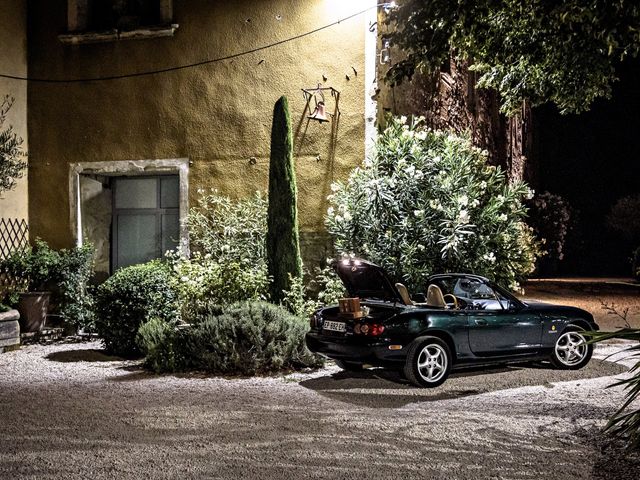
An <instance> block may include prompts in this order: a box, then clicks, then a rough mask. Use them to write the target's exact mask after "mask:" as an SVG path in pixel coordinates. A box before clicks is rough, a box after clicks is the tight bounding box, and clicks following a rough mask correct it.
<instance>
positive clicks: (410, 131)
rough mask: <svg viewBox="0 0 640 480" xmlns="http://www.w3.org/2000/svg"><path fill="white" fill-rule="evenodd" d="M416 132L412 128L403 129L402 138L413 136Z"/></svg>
mask: <svg viewBox="0 0 640 480" xmlns="http://www.w3.org/2000/svg"><path fill="white" fill-rule="evenodd" d="M413 136H414V133H413V131H412V130H408V129H407V130H403V131H402V138H413Z"/></svg>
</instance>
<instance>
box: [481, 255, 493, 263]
mask: <svg viewBox="0 0 640 480" xmlns="http://www.w3.org/2000/svg"><path fill="white" fill-rule="evenodd" d="M482 258H483V259H485V260H487V261H488V262H491V263H496V256H495V254H494V253H493V252H489V253H485V254H484V255H483V256H482Z"/></svg>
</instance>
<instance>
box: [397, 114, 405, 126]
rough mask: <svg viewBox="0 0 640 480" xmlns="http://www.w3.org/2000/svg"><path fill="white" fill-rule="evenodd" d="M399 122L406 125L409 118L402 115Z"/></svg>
mask: <svg viewBox="0 0 640 480" xmlns="http://www.w3.org/2000/svg"><path fill="white" fill-rule="evenodd" d="M399 122H400V123H401V124H402V125H404V124H405V123H407V116H406V115H402V116H401V117H400V119H399Z"/></svg>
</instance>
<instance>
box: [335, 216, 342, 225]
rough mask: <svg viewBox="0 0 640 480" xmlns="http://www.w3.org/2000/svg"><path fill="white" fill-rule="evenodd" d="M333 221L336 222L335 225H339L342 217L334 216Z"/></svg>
mask: <svg viewBox="0 0 640 480" xmlns="http://www.w3.org/2000/svg"><path fill="white" fill-rule="evenodd" d="M335 221H336V223H341V222H342V217H341V216H340V215H336V217H335Z"/></svg>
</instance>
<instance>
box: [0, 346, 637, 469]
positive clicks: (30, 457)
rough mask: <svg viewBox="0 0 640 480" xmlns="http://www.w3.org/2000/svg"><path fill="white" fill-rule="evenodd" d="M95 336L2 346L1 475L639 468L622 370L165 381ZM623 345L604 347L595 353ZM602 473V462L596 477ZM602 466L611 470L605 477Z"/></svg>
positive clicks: (330, 373)
mask: <svg viewBox="0 0 640 480" xmlns="http://www.w3.org/2000/svg"><path fill="white" fill-rule="evenodd" d="M99 348H100V347H99V344H97V343H89V344H87V343H85V344H58V345H54V346H46V347H44V346H31V347H26V348H23V349H22V350H20V351H17V352H10V353H7V354H4V355H0V405H1V411H0V422H1V423H0V430H1V432H2V433H1V435H0V478H3V479H4V478H7V479H8V478H12V479H14V478H16V479H17V478H38V479H43V478H65V479H68V478H72V479H75V478H78V479H79V478H91V479H94V480H97V479H103V478H105V479H106V478H114V479H115V478H117V479H128V478H144V477H147V478H154V479H155V478H233V479H240V478H260V479H262V478H288V479H289V478H290V479H301V478H344V479H350V478H353V479H387V478H395V479H410V478H421V479H429V478H436V479H438V478H443V479H444V478H447V479H455V478H460V479H480V478H505V479H506V478H509V479H511V478H513V479H519V478H556V479H565V478H566V479H574V478H575V479H581V480H585V479H589V478H607V477H608V476H609V474H611V475H614V474H615V475H616V478H622V479H624V478H634V479H637V478H638V475H640V459H637V458H635V457H630V458H627V459H625V460H624V461H623V462H621V461H620V460H619V459H618V460H617V461H615V462H608V461H607V459H606V458H605V457H603V456H602V454H601V453H600V447H601V444H600V443H599V441H598V440H597V431H598V428H599V427H600V426H602V425H603V422H604V421H605V419H606V418H607V416H608V415H609V414H611V413H612V412H613V411H614V409H615V408H616V406H618V405H619V404H620V402H621V400H622V393H621V391H620V390H619V389H609V390H606V391H605V390H603V389H604V387H605V386H606V385H608V384H610V383H611V382H612V380H613V378H612V377H611V375H620V372H622V371H624V370H625V368H624V367H622V366H620V365H616V364H612V363H609V362H606V363H603V362H601V361H592V362H591V364H590V365H589V367H587V368H585V369H583V370H581V371H579V372H558V371H554V370H547V369H544V368H502V369H496V370H491V371H471V372H466V373H459V374H456V375H455V376H454V377H453V378H451V379H450V380H449V381H447V383H446V384H445V385H444V386H443V387H441V388H438V389H434V390H421V389H415V388H412V387H410V386H409V385H407V384H406V383H405V382H403V381H402V380H401V379H400V378H398V377H397V376H394V375H391V374H388V373H385V372H382V371H368V372H365V373H362V374H358V375H356V376H353V375H346V374H344V373H342V372H339V371H338V369H337V368H336V367H329V368H326V369H324V370H322V371H319V372H315V373H313V374H305V375H302V374H294V375H288V376H285V377H274V378H257V379H221V378H208V377H202V376H189V377H175V376H162V377H157V376H153V375H149V374H147V373H145V372H143V371H140V370H139V368H138V367H137V364H136V363H135V362H127V361H122V360H118V359H112V358H110V357H106V356H104V355H103V354H102V353H101V352H100V351H99ZM615 348H618V347H616V346H608V347H606V348H599V349H598V352H597V353H598V356H599V357H602V356H603V355H605V354H607V353H609V352H611V351H613V350H612V349H615ZM598 472H600V473H598ZM602 475H605V476H602Z"/></svg>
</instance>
